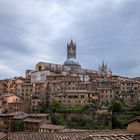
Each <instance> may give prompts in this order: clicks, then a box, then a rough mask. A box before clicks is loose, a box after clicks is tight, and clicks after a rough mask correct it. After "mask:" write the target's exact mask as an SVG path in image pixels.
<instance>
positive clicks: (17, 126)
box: [11, 122, 24, 132]
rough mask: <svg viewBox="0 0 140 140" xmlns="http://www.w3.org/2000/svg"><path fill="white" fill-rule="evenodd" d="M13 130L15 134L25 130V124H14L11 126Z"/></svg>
mask: <svg viewBox="0 0 140 140" xmlns="http://www.w3.org/2000/svg"><path fill="white" fill-rule="evenodd" d="M11 130H12V131H13V132H19V131H23V130H24V124H23V122H13V123H12V125H11Z"/></svg>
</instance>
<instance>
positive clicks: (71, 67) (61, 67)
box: [26, 40, 112, 83]
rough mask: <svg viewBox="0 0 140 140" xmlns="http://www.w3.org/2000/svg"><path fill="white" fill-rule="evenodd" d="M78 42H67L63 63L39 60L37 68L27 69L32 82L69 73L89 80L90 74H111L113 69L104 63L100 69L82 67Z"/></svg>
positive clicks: (27, 74)
mask: <svg viewBox="0 0 140 140" xmlns="http://www.w3.org/2000/svg"><path fill="white" fill-rule="evenodd" d="M76 49H77V46H76V43H74V42H73V40H71V41H70V43H67V59H66V60H65V61H64V63H63V64H53V63H48V62H39V63H37V64H36V67H35V70H31V71H30V70H27V71H26V76H31V82H33V83H34V82H39V81H44V80H46V79H47V76H50V75H58V74H59V75H60V74H61V75H69V74H75V75H78V76H80V77H81V80H83V81H87V80H88V79H89V75H90V74H95V75H105V76H111V75H112V71H111V70H110V69H108V68H107V65H106V64H104V62H103V63H102V65H101V66H99V70H92V69H86V68H82V66H81V65H80V64H79V62H78V61H77V59H76V58H77V57H76Z"/></svg>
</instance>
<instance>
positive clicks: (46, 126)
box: [40, 124, 65, 130]
mask: <svg viewBox="0 0 140 140" xmlns="http://www.w3.org/2000/svg"><path fill="white" fill-rule="evenodd" d="M40 128H43V129H50V130H51V129H53V130H60V129H64V128H65V126H61V125H53V124H43V125H41V126H40Z"/></svg>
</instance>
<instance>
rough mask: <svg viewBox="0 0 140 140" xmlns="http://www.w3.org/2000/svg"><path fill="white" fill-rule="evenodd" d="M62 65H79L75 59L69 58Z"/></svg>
mask: <svg viewBox="0 0 140 140" xmlns="http://www.w3.org/2000/svg"><path fill="white" fill-rule="evenodd" d="M64 65H79V63H78V61H77V60H76V59H75V58H69V59H67V60H66V61H65V62H64Z"/></svg>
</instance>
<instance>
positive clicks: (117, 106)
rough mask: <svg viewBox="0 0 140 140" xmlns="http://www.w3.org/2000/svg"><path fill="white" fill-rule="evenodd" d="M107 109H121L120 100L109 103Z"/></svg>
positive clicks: (117, 110)
mask: <svg viewBox="0 0 140 140" xmlns="http://www.w3.org/2000/svg"><path fill="white" fill-rule="evenodd" d="M108 110H109V111H112V112H120V111H121V110H122V102H121V101H114V102H112V103H111V104H110V105H109V107H108Z"/></svg>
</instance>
